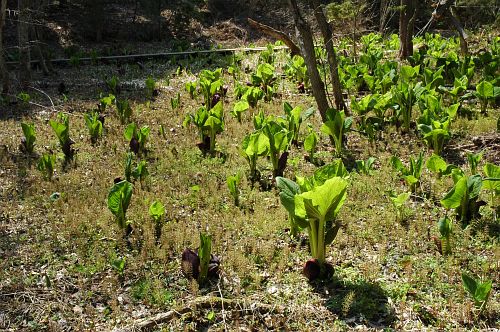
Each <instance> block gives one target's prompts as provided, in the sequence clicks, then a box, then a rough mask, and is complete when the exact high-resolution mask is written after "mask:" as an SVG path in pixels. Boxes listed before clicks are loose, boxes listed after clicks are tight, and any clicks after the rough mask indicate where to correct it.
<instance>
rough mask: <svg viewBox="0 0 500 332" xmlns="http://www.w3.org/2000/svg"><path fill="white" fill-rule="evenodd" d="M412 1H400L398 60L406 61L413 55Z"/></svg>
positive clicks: (413, 7) (413, 8)
mask: <svg viewBox="0 0 500 332" xmlns="http://www.w3.org/2000/svg"><path fill="white" fill-rule="evenodd" d="M414 4H415V3H414V1H413V0H401V8H400V12H399V41H400V48H399V58H400V59H407V58H408V57H409V56H410V55H412V54H413V40H412V38H413V22H414V14H415V6H414Z"/></svg>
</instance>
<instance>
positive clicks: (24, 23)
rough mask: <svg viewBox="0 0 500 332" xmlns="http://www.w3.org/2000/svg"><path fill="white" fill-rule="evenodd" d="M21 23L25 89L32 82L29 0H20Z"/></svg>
mask: <svg viewBox="0 0 500 332" xmlns="http://www.w3.org/2000/svg"><path fill="white" fill-rule="evenodd" d="M17 6H18V10H19V23H18V28H17V30H18V31H17V32H18V45H19V79H20V81H21V87H22V88H23V89H24V88H26V87H27V86H28V85H29V82H30V81H31V66H30V60H31V58H30V45H29V25H28V22H29V13H28V10H29V0H18V2H17Z"/></svg>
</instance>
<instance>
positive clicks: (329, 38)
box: [312, 0, 350, 115]
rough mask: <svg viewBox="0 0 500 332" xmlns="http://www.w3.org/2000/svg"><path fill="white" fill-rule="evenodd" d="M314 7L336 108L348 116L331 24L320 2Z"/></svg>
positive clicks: (316, 2) (316, 0)
mask: <svg viewBox="0 0 500 332" xmlns="http://www.w3.org/2000/svg"><path fill="white" fill-rule="evenodd" d="M312 5H313V7H314V16H315V17H316V21H317V22H318V26H319V28H320V30H321V34H322V35H323V40H324V43H325V48H326V53H327V56H328V65H329V67H330V76H331V78H332V86H333V96H334V98H335V107H336V108H337V110H339V111H340V110H344V111H345V113H346V115H350V114H349V109H348V108H347V106H346V105H345V103H344V97H343V96H342V85H341V83H340V78H339V71H338V66H339V64H338V61H337V54H336V53H335V48H334V47H333V33H332V28H331V26H330V24H328V22H327V21H326V17H325V13H324V12H323V6H322V5H321V3H320V1H319V0H313V1H312Z"/></svg>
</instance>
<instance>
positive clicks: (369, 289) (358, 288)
mask: <svg viewBox="0 0 500 332" xmlns="http://www.w3.org/2000/svg"><path fill="white" fill-rule="evenodd" d="M312 286H313V289H314V291H315V292H316V293H317V294H319V295H320V296H321V297H323V298H324V299H325V300H326V302H325V306H326V308H327V309H328V310H329V311H331V312H332V313H334V314H335V315H337V316H338V317H339V319H341V320H343V321H344V322H345V323H346V324H347V325H349V326H356V325H359V324H364V325H368V326H370V327H375V328H386V327H393V325H394V321H395V315H394V313H393V311H392V309H391V307H390V305H389V303H388V297H387V294H386V292H385V291H384V290H383V289H382V288H381V287H380V286H379V285H377V284H375V283H370V282H366V281H364V280H361V279H359V280H357V281H355V282H352V281H350V280H346V279H342V278H340V277H338V276H336V275H334V276H333V277H332V278H331V279H330V280H328V281H324V282H318V283H314V284H313V285H312Z"/></svg>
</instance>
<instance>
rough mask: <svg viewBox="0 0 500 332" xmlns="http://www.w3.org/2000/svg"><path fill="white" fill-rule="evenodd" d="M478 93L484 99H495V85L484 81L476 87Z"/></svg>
mask: <svg viewBox="0 0 500 332" xmlns="http://www.w3.org/2000/svg"><path fill="white" fill-rule="evenodd" d="M476 92H477V94H478V95H479V97H481V98H482V99H489V98H493V96H494V88H493V84H491V83H490V82H488V81H482V82H481V83H479V84H478V85H477V86H476Z"/></svg>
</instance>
